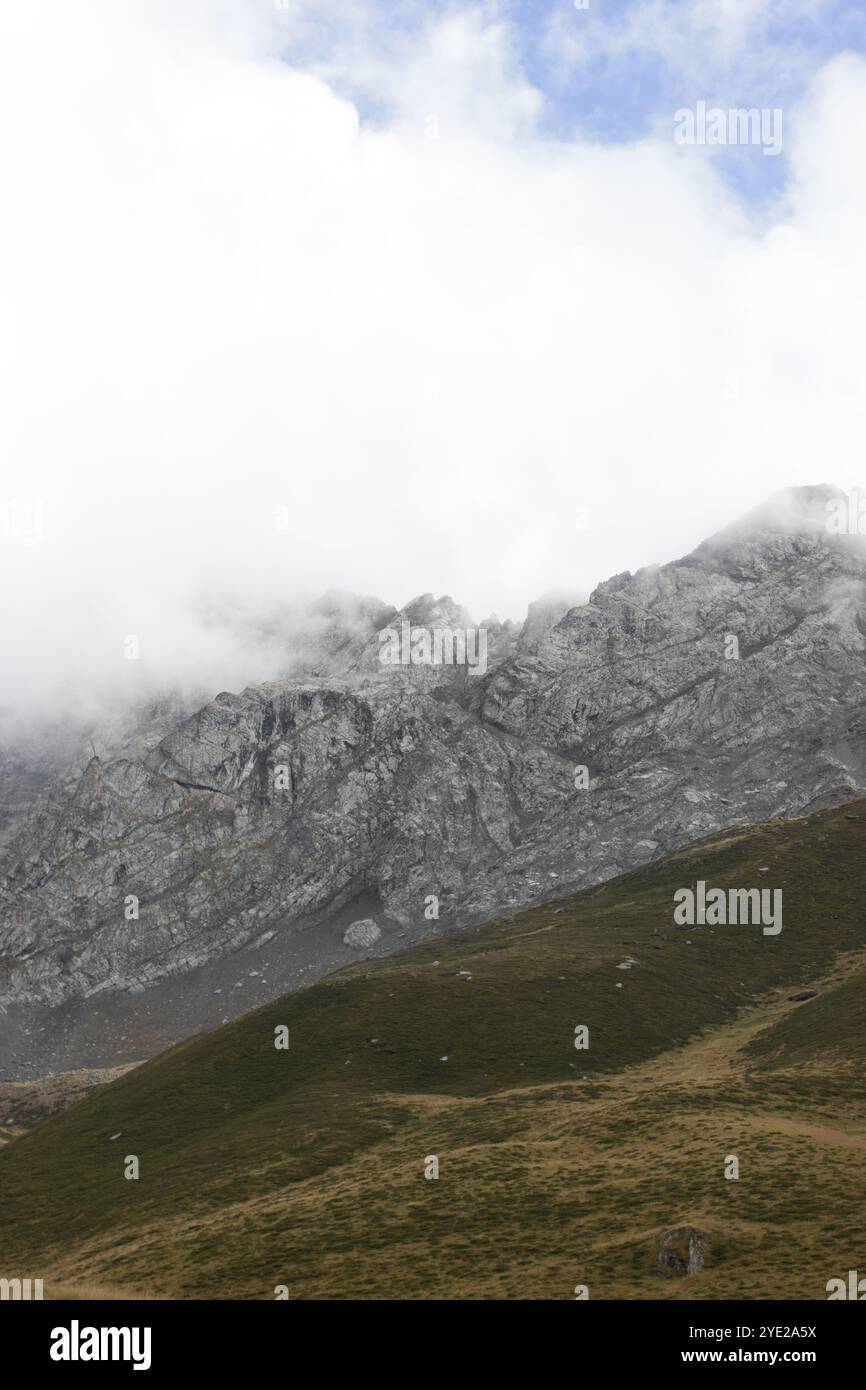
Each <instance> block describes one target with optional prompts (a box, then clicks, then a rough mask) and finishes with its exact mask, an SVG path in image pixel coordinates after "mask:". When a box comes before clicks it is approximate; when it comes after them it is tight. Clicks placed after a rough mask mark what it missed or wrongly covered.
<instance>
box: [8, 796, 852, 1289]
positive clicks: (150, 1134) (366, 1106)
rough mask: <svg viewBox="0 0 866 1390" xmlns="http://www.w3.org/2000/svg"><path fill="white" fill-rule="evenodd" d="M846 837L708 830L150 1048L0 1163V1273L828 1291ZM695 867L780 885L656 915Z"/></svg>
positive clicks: (848, 828) (796, 829)
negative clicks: (694, 1262)
mask: <svg viewBox="0 0 866 1390" xmlns="http://www.w3.org/2000/svg"><path fill="white" fill-rule="evenodd" d="M864 840H866V804H864V803H862V802H858V803H854V804H853V805H849V806H847V807H843V808H841V809H838V810H833V811H831V812H827V813H822V814H820V815H817V816H813V817H810V818H808V819H805V820H801V821H794V822H787V823H772V824H770V825H767V826H763V827H758V828H756V829H754V830H750V831H748V832H734V833H730V834H728V835H726V836H722V837H718V838H716V839H714V840H710V841H707V842H705V843H703V844H701V845H698V846H693V847H692V848H691V849H690V850H688V851H686V852H684V853H683V854H680V855H678V856H674V857H673V858H671V859H669V860H667V861H665V862H664V863H661V864H657V865H653V866H651V867H649V868H647V869H642V870H640V871H638V872H637V873H634V874H630V875H627V876H625V877H623V878H621V879H617V880H615V881H614V882H612V883H610V884H607V885H605V886H604V887H602V888H601V889H597V890H594V891H591V892H589V893H585V894H581V895H579V896H578V897H575V898H571V899H567V900H564V901H563V902H561V903H559V904H551V905H549V906H548V907H545V908H540V909H537V910H535V911H532V912H528V913H524V914H522V915H521V916H520V917H519V918H517V919H515V920H514V921H513V922H512V923H510V924H506V925H502V924H499V925H492V926H488V927H485V928H482V929H480V930H476V931H473V932H470V933H464V934H461V935H456V936H454V937H452V938H449V939H447V940H440V941H439V942H438V943H436V944H435V946H431V947H425V948H423V949H418V950H414V951H412V952H410V953H408V954H406V955H405V956H402V957H399V958H394V959H390V960H383V961H377V962H374V963H370V964H365V965H362V966H356V967H353V968H351V969H349V970H347V971H345V972H343V973H342V974H340V975H338V976H334V977H332V978H331V979H329V980H325V981H323V982H321V983H320V984H318V985H315V986H313V987H312V988H310V989H308V990H305V991H303V992H301V993H299V994H295V995H293V996H291V997H289V998H287V999H284V1000H282V1001H279V1002H277V1003H276V1004H273V1005H270V1006H268V1007H267V1008H265V1009H263V1010H260V1011H258V1012H257V1013H255V1014H253V1015H250V1016H248V1017H247V1018H245V1019H242V1020H241V1021H239V1022H237V1023H235V1024H231V1025H229V1026H227V1027H224V1028H222V1029H220V1030H218V1031H217V1032H215V1033H212V1034H209V1035H207V1036H204V1037H199V1038H196V1039H194V1040H192V1041H190V1042H188V1043H185V1044H182V1045H181V1046H179V1047H176V1048H173V1049H172V1050H171V1051H169V1052H167V1053H165V1054H163V1055H162V1056H161V1057H159V1058H157V1059H155V1060H154V1061H153V1062H151V1063H149V1064H147V1065H145V1066H143V1067H141V1068H138V1069H136V1070H134V1071H132V1072H129V1073H128V1074H126V1075H125V1076H123V1077H122V1078H121V1079H119V1080H118V1081H116V1082H114V1083H113V1084H112V1085H110V1086H107V1087H104V1088H100V1089H99V1090H97V1091H95V1092H93V1093H91V1094H89V1095H88V1096H86V1097H85V1098H84V1099H83V1100H81V1101H79V1102H78V1103H77V1104H75V1105H74V1106H73V1107H72V1108H71V1109H70V1110H68V1111H66V1112H64V1113H62V1114H59V1115H56V1116H54V1117H52V1118H51V1119H49V1120H47V1121H45V1122H44V1123H43V1124H41V1125H40V1126H38V1127H37V1128H36V1129H35V1130H34V1131H33V1132H32V1133H29V1134H27V1135H25V1136H23V1137H19V1138H16V1139H15V1140H14V1141H13V1142H10V1143H8V1144H7V1145H6V1146H5V1147H4V1148H3V1149H2V1151H0V1193H2V1201H0V1250H2V1252H3V1261H2V1263H3V1269H2V1270H0V1273H2V1274H6V1275H10V1274H12V1273H16V1272H17V1273H18V1274H21V1275H24V1274H30V1275H31V1276H33V1277H35V1276H42V1277H44V1278H45V1280H46V1285H47V1291H48V1292H49V1294H50V1293H51V1290H52V1288H54V1289H55V1291H59V1289H60V1288H61V1286H70V1285H77V1284H85V1283H86V1284H88V1285H91V1286H92V1285H97V1286H99V1287H100V1288H102V1289H108V1290H113V1291H115V1292H116V1293H118V1294H120V1293H123V1292H129V1291H130V1290H135V1289H138V1290H141V1291H142V1292H148V1293H152V1294H155V1295H162V1296H165V1295H168V1296H181V1297H227V1298H236V1297H250V1298H268V1297H273V1289H274V1286H275V1285H277V1284H287V1285H288V1286H289V1288H290V1290H291V1296H292V1297H295V1298H297V1297H300V1298H304V1297H307V1298H312V1297H336V1298H341V1297H349V1298H351V1297H368V1298H369V1297H413V1298H415V1297H417V1298H423V1297H440V1298H441V1297H445V1298H450V1297H509V1298H515V1297H527V1298H550V1297H552V1298H569V1297H570V1296H572V1290H573V1287H574V1285H575V1284H576V1283H587V1284H588V1285H589V1286H590V1291H591V1296H592V1297H595V1298H599V1297H600V1298H605V1297H632V1298H640V1297H646V1298H653V1297H781V1298H785V1297H801V1296H802V1297H814V1298H823V1297H825V1291H824V1286H825V1284H826V1281H827V1279H828V1278H830V1277H831V1276H833V1275H835V1274H844V1272H845V1271H846V1270H848V1269H849V1268H854V1267H857V1265H858V1260H859V1264H860V1267H861V1268H862V1269H866V1234H864V1218H863V1215H862V1213H863V1212H864V1211H866V1201H864V1198H866V1164H864V1157H866V1080H864V1075H863V1068H862V1061H863V1056H864V1052H866V1027H864V1025H866V991H864V986H866V909H864V902H866V891H864V890H866V853H864ZM764 866H768V867H769V870H770V871H769V873H766V874H759V873H758V869H759V868H761V867H764ZM697 877H701V878H704V879H706V880H707V881H708V882H709V883H710V884H712V885H714V886H723V887H724V886H742V887H752V886H767V887H779V886H781V887H782V888H783V890H784V903H785V926H784V929H783V931H782V933H781V935H780V936H779V937H776V938H772V937H765V936H763V935H762V933H761V930H760V928H759V927H748V926H738V927H716V928H708V927H694V928H683V927H675V926H674V925H673V913H672V908H673V901H672V900H673V893H674V890H675V889H676V888H679V887H684V886H693V885H694V881H695V879H696V878H697ZM627 956H630V957H632V958H633V959H634V960H635V961H636V964H635V965H634V966H633V967H632V968H631V969H629V970H618V969H617V968H616V967H617V964H618V963H619V962H621V961H622V960H623V959H624V958H625V957H627ZM460 971H468V972H470V975H471V978H470V977H468V976H467V975H463V974H460V973H458V972H460ZM810 984H818V985H819V986H820V994H819V997H818V998H817V999H816V1000H812V1001H810V1002H808V1003H804V1004H795V1003H792V1002H790V1000H789V998H788V996H789V995H790V994H791V993H793V992H795V991H796V990H798V989H802V988H804V987H805V986H807V985H810ZM618 986H621V987H618ZM283 1023H284V1024H286V1025H288V1027H289V1028H290V1030H291V1047H290V1049H289V1051H288V1052H283V1051H277V1050H275V1048H274V1045H273V1035H274V1027H275V1025H277V1024H283ZM580 1023H583V1024H587V1025H589V1028H590V1044H591V1045H590V1049H589V1051H581V1052H577V1051H575V1048H574V1043H573V1034H574V1028H575V1025H576V1024H580ZM443 1056H445V1057H447V1058H448V1060H447V1062H443V1061H441V1060H440V1059H441V1058H442V1057H443ZM118 1131H119V1132H120V1133H121V1137H120V1138H119V1139H117V1140H113V1141H112V1140H111V1138H110V1136H111V1135H114V1134H116V1133H117V1132H118ZM133 1153H134V1154H137V1155H138V1157H139V1159H140V1162H141V1178H140V1180H139V1181H138V1182H128V1181H125V1180H124V1178H123V1175H122V1172H123V1159H124V1156H125V1155H127V1154H133ZM427 1154H436V1155H438V1157H439V1161H440V1173H441V1176H440V1178H439V1180H438V1181H435V1182H428V1181H425V1179H424V1176H423V1165H424V1158H425V1155H427ZM729 1154H736V1155H737V1156H738V1157H739V1159H740V1165H741V1176H740V1179H739V1181H737V1182H729V1181H726V1180H725V1178H724V1176H723V1165H724V1161H725V1158H726V1156H727V1155H729ZM684 1221H691V1222H693V1223H694V1224H696V1225H699V1226H700V1227H701V1228H702V1229H704V1230H705V1231H707V1232H708V1233H709V1234H710V1236H711V1239H712V1253H711V1262H710V1264H709V1266H708V1268H707V1269H706V1270H705V1271H704V1273H702V1274H701V1275H698V1276H696V1277H693V1278H691V1279H689V1280H676V1279H670V1280H666V1279H662V1278H660V1277H659V1276H658V1275H656V1274H655V1273H654V1270H653V1253H654V1249H655V1239H656V1236H657V1234H658V1232H659V1231H661V1230H663V1229H666V1228H667V1227H669V1226H671V1225H674V1224H680V1223H682V1222H684Z"/></svg>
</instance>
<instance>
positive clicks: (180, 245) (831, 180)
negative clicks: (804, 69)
mask: <svg viewBox="0 0 866 1390" xmlns="http://www.w3.org/2000/svg"><path fill="white" fill-rule="evenodd" d="M358 14H359V15H360V16H361V17H362V18H363V16H364V15H365V14H368V11H364V10H363V9H359V10H358ZM312 26H314V18H313V17H312V16H311V11H310V8H309V6H305V7H303V8H301V7H300V6H293V8H292V9H291V10H287V11H285V12H281V11H279V10H276V9H274V8H272V7H271V6H270V5H267V4H263V5H259V4H255V3H249V4H247V3H243V2H242V0H237V3H234V4H231V3H222V4H217V5H205V4H203V3H192V0H190V3H176V4H172V5H169V4H167V3H166V4H162V3H160V4H155V5H151V6H149V7H148V6H140V5H137V4H118V3H115V2H114V0H104V2H103V0H88V4H87V5H84V6H70V5H68V4H66V3H62V0H58V2H57V3H47V4H40V5H38V6H30V5H26V4H24V3H23V0H21V2H20V3H18V4H16V5H14V6H12V5H9V6H6V7H4V10H3V18H2V27H3V33H2V34H0V104H2V128H3V131H4V141H3V155H2V177H3V186H4V194H5V199H4V201H5V203H6V206H7V209H8V213H7V217H6V219H5V221H4V226H3V229H2V232H0V237H2V242H3V252H2V266H3V272H2V273H3V280H4V285H3V302H4V306H5V308H4V315H3V321H2V325H0V354H2V370H3V380H4V385H5V388H6V394H7V398H8V400H7V406H6V408H5V409H4V411H3V415H2V419H0V433H2V458H3V481H2V485H0V500H3V503H4V506H5V511H4V512H3V513H2V514H0V522H2V523H3V525H2V528H0V529H2V530H3V531H5V534H0V578H2V583H3V591H4V596H5V597H6V598H7V599H11V602H7V603H5V604H4V616H3V620H2V622H3V627H2V631H0V640H2V644H3V652H4V658H5V665H6V668H7V682H8V687H9V690H10V691H11V696H12V698H22V697H26V698H28V699H31V698H36V697H37V696H42V695H44V694H45V693H46V692H47V691H49V690H50V689H51V687H52V686H53V685H54V683H55V682H56V681H57V680H58V679H62V680H63V681H64V683H65V686H66V688H72V686H73V685H74V684H75V683H80V682H82V681H84V682H87V681H89V682H94V681H97V680H100V681H101V680H104V679H107V680H112V679H117V680H119V681H124V680H126V679H127V676H126V672H125V671H123V672H120V673H119V666H120V664H121V663H122V639H123V636H124V635H126V634H128V633H136V634H139V635H140V636H141V638H142V648H143V654H146V655H147V657H148V662H149V670H150V672H151V674H152V675H158V676H161V675H162V673H163V672H168V671H175V670H177V671H179V672H180V673H181V674H183V675H187V674H188V673H189V671H190V670H194V669H196V668H197V667H198V666H199V664H200V663H201V661H202V660H204V659H205V658H204V657H203V656H202V653H201V650H200V649H199V647H198V646H197V642H196V625H195V622H194V620H193V619H192V618H191V617H190V616H189V611H190V607H191V605H192V604H194V603H195V602H197V601H198V600H199V599H201V598H202V597H207V598H209V597H213V596H223V595H227V596H230V597H232V598H233V599H236V600H237V601H239V602H241V603H242V604H251V605H255V604H256V603H259V602H265V601H268V602H270V601H273V600H274V598H275V597H279V598H292V597H295V596H296V595H298V594H302V593H308V594H313V593H315V592H317V591H319V590H322V589H325V588H328V587H331V586H333V585H338V586H341V587H344V588H350V589H356V590H358V591H361V592H365V593H370V592H375V593H379V594H380V595H381V596H382V597H384V598H386V599H388V600H390V601H393V602H396V603H402V602H404V601H405V600H406V599H407V598H408V597H409V596H410V595H411V594H413V593H417V592H419V591H423V590H428V589H432V590H435V591H436V592H437V593H438V592H451V593H452V594H453V595H454V596H455V597H456V598H457V599H458V600H459V601H461V602H463V603H465V604H467V606H468V607H470V609H472V610H474V611H475V613H476V616H481V615H482V614H483V613H485V612H488V611H489V610H490V609H491V608H495V609H496V610H497V611H498V612H499V613H500V615H502V616H505V615H506V614H512V615H514V616H521V615H522V613H523V611H524V610H525V605H526V603H527V601H529V600H530V599H532V598H534V597H536V596H537V595H539V594H540V593H542V592H544V591H545V590H548V589H551V588H557V589H565V590H568V591H575V590H578V589H588V588H590V587H591V586H592V585H593V584H594V583H595V582H596V581H598V580H599V579H601V578H604V577H606V576H608V575H609V574H610V573H613V572H615V571H618V570H621V569H623V568H626V567H628V568H636V567H637V566H638V565H639V564H642V563H646V562H650V561H654V560H659V561H663V560H666V559H670V558H673V557H675V556H676V555H677V554H679V553H682V552H683V551H684V550H685V549H687V548H688V547H690V546H691V545H692V544H694V543H696V542H697V541H698V540H700V539H701V538H702V536H703V535H704V534H706V533H707V532H709V531H712V530H714V529H716V528H717V527H719V526H721V525H723V524H724V523H726V522H727V521H729V520H731V519H732V518H733V517H734V516H736V515H737V514H738V513H739V512H741V511H745V510H747V509H748V508H749V507H750V506H752V505H753V504H754V503H756V502H757V501H759V500H760V499H761V498H762V497H763V496H764V495H765V494H768V493H770V492H772V491H774V490H775V489H776V488H779V487H783V486H786V485H788V484H796V483H806V482H818V481H836V482H839V483H840V484H842V485H843V486H845V485H850V484H851V483H854V482H856V481H857V479H858V478H860V477H861V476H862V473H863V470H862V466H861V457H862V440H863V425H864V418H863V417H864V389H863V388H864V381H863V371H864V366H863V357H862V350H861V344H862V324H863V304H864V290H866V274H864V255H863V249H862V248H863V235H862V233H863V213H864V182H863V175H862V167H863V166H862V160H861V159H860V155H859V148H858V143H857V142H858V140H859V132H860V131H862V129H863V128H864V124H866V65H864V64H863V62H862V61H860V60H859V59H856V58H854V57H842V58H839V59H837V60H836V61H835V62H833V63H832V64H830V65H829V66H828V67H827V68H825V69H824V70H823V71H822V72H821V73H820V74H819V77H818V79H817V81H816V82H815V84H814V87H813V89H812V90H811V91H810V92H809V93H808V94H807V95H806V96H805V97H804V100H803V102H802V105H801V108H800V109H799V110H798V111H796V112H790V113H788V112H786V126H785V156H786V158H787V159H788V160H789V161H790V182H789V184H788V187H787V189H786V193H785V196H784V198H783V199H781V200H780V202H779V205H778V206H777V207H776V209H775V210H774V211H773V213H772V214H770V215H769V216H768V215H767V213H766V210H765V211H764V212H763V213H762V214H761V216H760V221H757V220H752V215H751V214H750V213H749V212H748V211H747V210H745V209H744V208H743V207H742V206H740V204H739V203H738V202H737V201H736V200H735V198H734V196H733V194H732V193H731V192H730V191H729V190H728V189H727V188H726V187H725V186H724V185H723V183H722V182H721V181H720V180H719V178H718V176H717V174H716V172H715V170H714V167H713V164H712V161H711V160H710V159H709V158H708V157H707V151H705V150H701V149H695V148H678V147H676V146H674V144H673V143H672V141H671V140H670V139H669V138H665V137H663V136H659V137H657V138H651V139H650V138H648V139H646V140H644V141H641V142H638V143H635V144H632V145H629V146H626V147H597V146H593V145H590V144H586V143H582V142H580V141H577V140H576V141H574V142H573V143H569V144H565V143H561V142H560V143H555V142H552V141H550V140H549V139H545V138H544V137H543V136H542V135H541V134H539V133H538V130H537V126H536V125H535V122H536V119H537V117H538V116H539V114H540V113H541V111H542V109H543V101H542V98H541V97H540V95H539V94H538V93H536V92H534V91H533V89H532V88H531V87H530V86H529V84H528V83H527V81H526V79H525V77H523V76H522V75H521V72H520V68H519V63H518V61H517V58H516V56H515V53H516V50H515V47H514V45H513V43H512V41H511V38H510V35H509V31H508V29H507V27H506V26H505V23H504V21H503V20H501V19H496V18H493V19H491V20H485V19H483V18H481V17H479V15H478V14H477V13H464V14H461V13H454V14H452V15H450V16H449V17H447V18H445V19H444V20H441V21H432V20H431V21H429V23H428V24H427V25H426V26H425V28H424V30H423V32H422V35H421V36H420V37H419V36H418V35H416V37H415V38H414V39H413V38H411V37H409V36H408V35H406V34H403V35H402V36H395V37H394V39H393V42H392V43H391V44H390V45H385V44H383V43H378V44H377V45H374V47H373V48H372V49H370V48H369V47H365V43H366V42H367V39H366V38H365V29H364V24H363V23H361V22H360V21H359V22H358V24H357V25H356V27H355V29H353V30H352V31H351V32H350V33H343V32H341V33H340V34H338V35H337V36H336V37H335V38H334V43H333V53H334V57H333V63H332V66H333V72H332V73H329V74H328V81H326V80H324V79H323V78H322V77H319V76H315V75H312V73H311V72H304V71H301V70H299V69H298V68H297V67H293V66H292V64H291V62H290V61H288V60H287V58H286V51H287V45H289V42H290V40H291V41H296V42H301V41H302V40H303V43H304V45H307V46H308V45H309V44H310V42H311V36H312V34H313V28H312ZM318 43H319V49H320V51H321V49H322V47H323V45H324V40H322V38H321V35H320V36H319V38H318ZM341 45H342V47H341ZM324 46H326V45H324ZM347 55H350V56H351V61H352V62H353V63H354V70H355V78H356V81H357V87H358V90H359V92H361V94H362V98H363V101H364V104H366V102H368V101H371V100H372V99H373V98H374V96H375V92H376V90H377V88H378V90H379V91H380V92H381V93H382V94H383V97H384V96H387V102H386V103H385V105H386V106H387V111H388V114H387V115H386V114H384V113H383V112H380V113H370V114H369V119H365V120H363V121H362V120H360V119H359V115H358V112H357V110H356V108H355V107H354V106H353V105H352V104H351V103H350V102H349V101H348V100H347V99H346V98H345V96H339V95H337V94H336V92H335V88H339V89H340V90H341V91H345V90H346V84H347V83H348V82H349V78H350V76H351V74H348V73H347V71H346V67H345V64H346V62H347ZM316 61H317V70H324V67H326V66H327V64H323V63H322V60H321V58H318V59H317V60H316ZM329 82H330V83H332V85H329ZM362 109H363V108H362ZM365 114H367V113H365ZM432 117H435V118H436V120H435V121H433V120H431V119H430V118H432ZM748 153H749V152H746V151H744V152H743V154H744V157H747V156H748ZM768 162H769V161H768ZM755 216H756V217H757V215H755ZM22 498H23V499H28V498H36V499H40V500H41V502H42V504H43V507H44V536H43V538H42V540H41V542H40V543H36V544H31V543H30V542H31V537H30V536H29V535H27V534H20V532H21V530H22V527H21V525H20V524H19V525H18V526H16V525H15V524H13V522H12V521H10V518H11V516H12V511H13V508H12V507H11V503H12V502H14V501H15V500H16V499H22ZM578 509H585V512H586V520H587V521H588V523H589V524H588V527H587V528H586V529H581V528H580V525H579V523H580V513H579V510H578ZM4 518H5V521H4ZM275 520H276V521H277V522H278V523H281V525H280V524H278V525H275ZM24 529H25V530H26V528H24ZM218 656H219V653H216V655H215V654H214V652H213V651H209V654H208V655H207V670H208V671H210V670H211V666H212V664H213V663H214V662H215V663H216V664H217V665H218ZM143 664H144V663H143ZM241 665H242V663H241ZM230 667H231V669H230V670H229V669H228V667H227V671H228V675H229V676H230V677H231V678H232V679H234V678H235V676H236V675H238V670H237V662H234V663H233V664H231V663H230ZM252 674H259V672H257V671H256V672H252ZM214 678H215V679H217V677H216V676H215V677H214ZM239 678H240V676H239ZM217 683H218V684H223V683H227V682H224V681H222V680H218V679H217ZM0 699H2V696H0Z"/></svg>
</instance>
